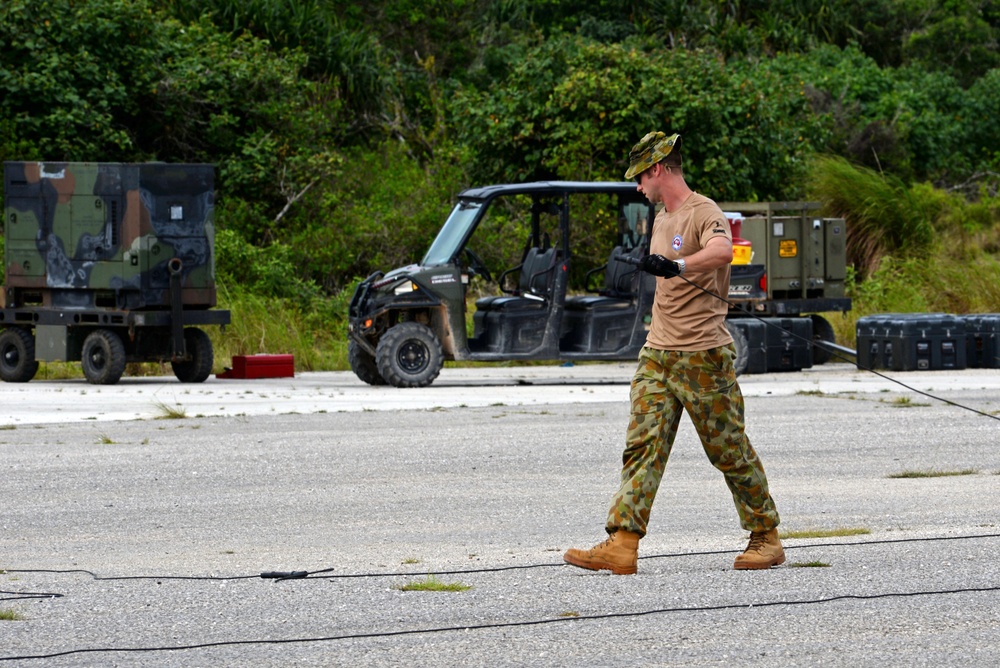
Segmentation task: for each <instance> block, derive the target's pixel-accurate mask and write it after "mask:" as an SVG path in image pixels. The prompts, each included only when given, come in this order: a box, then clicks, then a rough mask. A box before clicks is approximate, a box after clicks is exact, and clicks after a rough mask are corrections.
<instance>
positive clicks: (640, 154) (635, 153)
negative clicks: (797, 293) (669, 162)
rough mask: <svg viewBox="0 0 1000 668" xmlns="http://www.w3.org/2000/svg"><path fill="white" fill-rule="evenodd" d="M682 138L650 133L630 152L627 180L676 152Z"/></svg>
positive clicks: (661, 133)
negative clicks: (678, 142)
mask: <svg viewBox="0 0 1000 668" xmlns="http://www.w3.org/2000/svg"><path fill="white" fill-rule="evenodd" d="M680 138H681V136H680V135H679V134H672V135H670V136H669V137H668V136H667V135H666V134H665V133H663V132H650V133H649V134H647V135H646V136H645V137H643V138H642V139H640V140H639V143H638V144H636V145H635V146H633V147H632V150H631V151H629V152H628V171H627V172H625V178H626V179H631V178H633V177H635V176H636V175H637V174H642V173H643V172H644V171H646V170H647V169H649V168H650V167H652V166H653V165H655V164H656V163H658V162H659V161H660V160H663V159H664V158H665V157H667V156H668V155H670V152H671V151H672V150H674V144H676V143H677V140H679V139H680Z"/></svg>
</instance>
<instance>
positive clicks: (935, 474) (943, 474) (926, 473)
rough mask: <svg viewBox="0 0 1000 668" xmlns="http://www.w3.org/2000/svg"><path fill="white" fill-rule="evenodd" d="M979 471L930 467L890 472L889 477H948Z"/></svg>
mask: <svg viewBox="0 0 1000 668" xmlns="http://www.w3.org/2000/svg"><path fill="white" fill-rule="evenodd" d="M977 473H979V471H977V470H976V469H961V470H959V471H940V470H938V469H928V470H926V471H902V472H900V473H890V474H889V475H887V476H886V477H887V478H948V477H952V476H957V475H975V474H977Z"/></svg>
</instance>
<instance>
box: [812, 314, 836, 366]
mask: <svg viewBox="0 0 1000 668" xmlns="http://www.w3.org/2000/svg"><path fill="white" fill-rule="evenodd" d="M809 318H810V319H811V320H812V323H813V341H829V342H830V343H836V342H837V337H836V335H835V334H834V332H833V325H831V324H830V321H829V320H827V319H826V318H824V317H823V316H821V315H816V314H815V313H813V314H812V315H810V316H809ZM812 349H813V364H814V365H819V364H826V363H827V362H829V361H830V357H831V356H832V355H833V353H831V352H830V350H829V349H827V348H824V347H823V346H817V345H816V344H815V343H814V344H813V347H812Z"/></svg>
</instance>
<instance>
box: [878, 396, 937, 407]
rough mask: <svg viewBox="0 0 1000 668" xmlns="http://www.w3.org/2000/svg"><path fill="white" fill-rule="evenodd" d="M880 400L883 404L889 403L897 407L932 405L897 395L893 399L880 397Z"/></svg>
mask: <svg viewBox="0 0 1000 668" xmlns="http://www.w3.org/2000/svg"><path fill="white" fill-rule="evenodd" d="M879 402H880V403H883V404H889V405H890V406H895V407H896V408H916V407H917V406H930V404H925V403H920V402H917V401H914V400H913V399H911V398H910V397H896V398H895V399H893V400H892V401H886V400H885V399H879Z"/></svg>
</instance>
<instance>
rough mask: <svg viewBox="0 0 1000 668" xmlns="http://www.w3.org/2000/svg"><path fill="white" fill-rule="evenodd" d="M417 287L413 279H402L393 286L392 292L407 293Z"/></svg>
mask: <svg viewBox="0 0 1000 668" xmlns="http://www.w3.org/2000/svg"><path fill="white" fill-rule="evenodd" d="M416 289H417V284H416V283H414V282H413V281H404V282H402V283H400V284H399V285H397V286H396V287H395V288H393V290H392V292H393V294H397V295H407V294H410V293H411V292H413V291H414V290H416Z"/></svg>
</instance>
